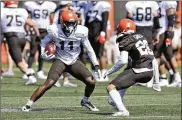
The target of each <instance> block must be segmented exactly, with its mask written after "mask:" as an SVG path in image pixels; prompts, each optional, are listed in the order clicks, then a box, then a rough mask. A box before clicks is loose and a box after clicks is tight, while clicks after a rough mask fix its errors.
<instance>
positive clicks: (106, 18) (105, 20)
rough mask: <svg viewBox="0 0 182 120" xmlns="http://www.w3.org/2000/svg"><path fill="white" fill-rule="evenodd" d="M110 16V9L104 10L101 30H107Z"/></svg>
mask: <svg viewBox="0 0 182 120" xmlns="http://www.w3.org/2000/svg"><path fill="white" fill-rule="evenodd" d="M108 18H109V12H108V11H105V12H103V13H102V28H101V31H104V32H106V29H107V21H108Z"/></svg>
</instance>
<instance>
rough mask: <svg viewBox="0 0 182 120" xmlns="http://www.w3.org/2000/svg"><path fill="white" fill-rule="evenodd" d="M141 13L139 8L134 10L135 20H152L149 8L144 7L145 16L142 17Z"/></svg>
mask: <svg viewBox="0 0 182 120" xmlns="http://www.w3.org/2000/svg"><path fill="white" fill-rule="evenodd" d="M141 11H143V8H141V7H139V8H137V10H136V19H137V20H138V21H142V20H143V19H145V20H146V21H150V20H151V18H152V11H151V8H150V7H146V8H145V15H143V14H142V13H143V12H141Z"/></svg>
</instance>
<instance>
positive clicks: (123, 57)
mask: <svg viewBox="0 0 182 120" xmlns="http://www.w3.org/2000/svg"><path fill="white" fill-rule="evenodd" d="M127 63H128V52H126V51H122V52H121V54H120V58H119V60H118V61H117V63H116V64H115V65H114V66H113V67H112V68H111V69H109V70H108V71H107V72H106V74H105V75H104V77H105V76H107V75H110V74H112V73H114V72H117V71H118V70H119V69H121V68H122V67H123V66H124V65H125V64H127Z"/></svg>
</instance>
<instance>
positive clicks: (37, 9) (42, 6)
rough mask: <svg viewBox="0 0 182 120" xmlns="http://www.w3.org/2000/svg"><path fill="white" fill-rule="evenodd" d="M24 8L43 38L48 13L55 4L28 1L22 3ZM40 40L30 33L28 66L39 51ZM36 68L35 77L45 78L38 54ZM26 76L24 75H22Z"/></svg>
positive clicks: (47, 21)
mask: <svg viewBox="0 0 182 120" xmlns="http://www.w3.org/2000/svg"><path fill="white" fill-rule="evenodd" d="M24 8H25V9H26V10H27V11H28V13H29V15H30V17H31V19H32V20H33V21H34V22H35V23H36V24H37V26H38V28H39V31H40V37H41V39H43V38H44V37H45V35H46V34H47V31H46V28H47V26H48V25H49V24H50V15H51V13H53V12H54V10H55V9H56V4H55V3H54V2H50V1H28V2H25V3H24ZM40 48H41V47H40V41H36V40H35V35H31V42H30V56H29V58H28V67H29V68H31V67H32V64H33V62H34V56H35V53H36V51H37V50H38V51H39V53H40V52H41V49H40ZM38 63H39V64H38V70H37V77H38V78H39V79H46V78H47V76H46V75H44V73H43V71H42V68H43V59H42V58H41V56H40V54H39V58H38ZM24 77H25V78H26V76H24Z"/></svg>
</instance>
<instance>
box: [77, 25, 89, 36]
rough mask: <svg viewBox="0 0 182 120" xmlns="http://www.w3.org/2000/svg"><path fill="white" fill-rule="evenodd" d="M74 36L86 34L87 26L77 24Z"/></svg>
mask: <svg viewBox="0 0 182 120" xmlns="http://www.w3.org/2000/svg"><path fill="white" fill-rule="evenodd" d="M75 36H77V37H86V36H88V28H87V27H85V26H83V25H77V29H76V31H75Z"/></svg>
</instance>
